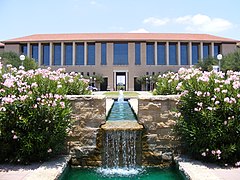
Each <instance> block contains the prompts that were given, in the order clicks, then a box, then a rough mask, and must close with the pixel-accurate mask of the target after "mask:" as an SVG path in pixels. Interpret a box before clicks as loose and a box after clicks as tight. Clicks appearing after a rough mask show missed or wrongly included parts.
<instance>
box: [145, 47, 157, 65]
mask: <svg viewBox="0 0 240 180" xmlns="http://www.w3.org/2000/svg"><path fill="white" fill-rule="evenodd" d="M154 64H155V62H154V43H147V65H154Z"/></svg>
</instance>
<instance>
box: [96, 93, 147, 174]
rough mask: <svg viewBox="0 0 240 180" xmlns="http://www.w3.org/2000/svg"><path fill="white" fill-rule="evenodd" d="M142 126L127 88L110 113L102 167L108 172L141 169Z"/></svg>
mask: <svg viewBox="0 0 240 180" xmlns="http://www.w3.org/2000/svg"><path fill="white" fill-rule="evenodd" d="M142 129H143V126H142V125H140V124H138V122H137V119H136V116H135V114H134V111H133V110H132V108H131V106H130V105H129V102H128V101H124V97H123V91H121V90H120V91H119V97H118V101H115V102H114V103H113V107H112V108H111V111H110V113H109V115H108V117H107V121H106V123H105V124H103V125H102V126H101V130H102V168H100V169H99V172H100V173H101V174H105V175H107V176H108V175H113V174H119V175H130V174H137V173H138V172H139V169H140V168H138V167H140V166H141V157H142V142H141V137H142Z"/></svg>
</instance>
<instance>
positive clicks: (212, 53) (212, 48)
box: [210, 42, 214, 57]
mask: <svg viewBox="0 0 240 180" xmlns="http://www.w3.org/2000/svg"><path fill="white" fill-rule="evenodd" d="M210 56H211V57H214V42H211V48H210Z"/></svg>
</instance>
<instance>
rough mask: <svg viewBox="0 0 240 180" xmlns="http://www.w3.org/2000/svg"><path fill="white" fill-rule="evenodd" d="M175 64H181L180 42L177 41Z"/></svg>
mask: <svg viewBox="0 0 240 180" xmlns="http://www.w3.org/2000/svg"><path fill="white" fill-rule="evenodd" d="M177 64H178V65H179V66H180V65H181V43H180V42H178V43H177Z"/></svg>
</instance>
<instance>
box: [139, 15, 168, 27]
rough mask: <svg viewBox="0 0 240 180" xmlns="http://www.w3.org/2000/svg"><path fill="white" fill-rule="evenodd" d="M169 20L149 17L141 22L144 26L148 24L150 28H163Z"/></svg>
mask: <svg viewBox="0 0 240 180" xmlns="http://www.w3.org/2000/svg"><path fill="white" fill-rule="evenodd" d="M169 21H170V20H169V19H168V18H163V19H160V18H156V17H149V18H146V19H144V20H143V23H144V24H150V25H152V26H163V25H165V24H167V23H168V22H169Z"/></svg>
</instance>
